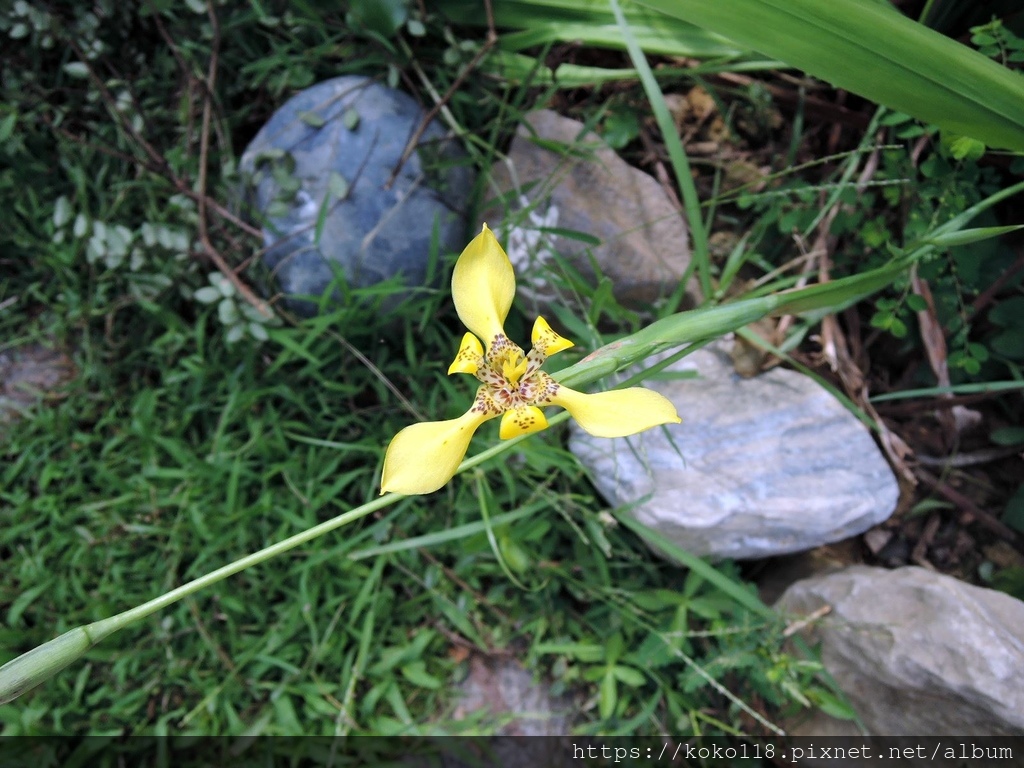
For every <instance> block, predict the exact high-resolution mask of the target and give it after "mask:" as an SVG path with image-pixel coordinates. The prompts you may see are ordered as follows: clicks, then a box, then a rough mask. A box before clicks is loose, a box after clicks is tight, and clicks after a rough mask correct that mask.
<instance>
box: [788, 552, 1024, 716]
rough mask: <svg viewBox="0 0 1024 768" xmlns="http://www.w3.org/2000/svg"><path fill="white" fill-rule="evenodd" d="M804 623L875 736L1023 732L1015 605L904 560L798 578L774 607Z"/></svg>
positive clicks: (1023, 609)
mask: <svg viewBox="0 0 1024 768" xmlns="http://www.w3.org/2000/svg"><path fill="white" fill-rule="evenodd" d="M826 604H827V605H830V606H831V607H832V610H831V612H830V613H829V614H828V615H827V616H825V617H824V618H822V619H819V620H817V621H815V622H812V623H811V624H809V625H808V627H807V629H806V630H805V634H806V637H807V640H808V641H809V642H810V643H812V644H817V643H821V659H822V662H823V663H824V665H825V667H826V669H827V670H828V672H829V673H830V674H831V675H832V677H834V678H835V680H836V682H837V683H838V684H839V687H840V688H842V690H843V691H844V692H845V693H846V695H847V696H848V697H849V699H850V703H851V705H852V706H853V708H854V709H855V710H856V712H857V714H858V715H859V716H860V718H861V720H862V721H863V722H864V725H865V726H866V727H867V729H868V731H869V733H870V734H871V735H875V736H920V735H923V734H949V735H953V734H955V735H957V736H1003V735H1013V736H1022V735H1024V686H1022V685H1021V670H1022V669H1024V641H1022V639H1021V628H1022V627H1024V603H1022V602H1021V601H1019V600H1015V599H1014V598H1012V597H1010V596H1009V595H1005V594H1002V593H1001V592H996V591H994V590H990V589H982V588H981V587H974V586H971V585H969V584H965V583H963V582H961V581H958V580H956V579H954V578H952V577H950V576H944V575H942V574H938V573H935V572H933V571H929V570H927V569H924V568H918V567H914V566H909V567H905V568H898V569H896V570H894V571H888V570H885V569H882V568H871V567H868V566H859V565H858V566H851V567H849V568H846V569H845V570H843V571H839V572H837V573H832V574H829V575H826V576H820V577H816V578H812V579H807V580H804V581H799V582H797V583H796V584H794V585H793V586H791V587H790V588H789V589H788V590H787V591H786V593H785V594H784V595H783V596H782V598H781V599H780V600H779V602H778V604H777V605H776V608H778V609H779V610H780V611H783V612H785V613H787V614H789V615H790V616H792V617H793V618H798V617H800V616H806V615H808V614H810V613H812V612H813V611H815V610H817V609H819V608H820V607H821V606H822V605H826Z"/></svg>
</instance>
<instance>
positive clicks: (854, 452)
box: [569, 343, 899, 559]
mask: <svg viewBox="0 0 1024 768" xmlns="http://www.w3.org/2000/svg"><path fill="white" fill-rule="evenodd" d="M667 370H668V371H675V372H680V373H683V372H689V373H690V374H691V375H693V376H696V378H686V379H673V380H667V381H652V382H647V383H646V386H648V387H650V388H651V389H654V390H657V391H658V392H661V393H662V394H663V395H665V396H666V397H668V398H669V399H670V400H671V401H672V402H673V403H674V404H675V405H676V408H677V410H678V411H679V415H680V416H681V417H682V419H683V423H682V424H672V425H669V426H667V427H664V428H655V429H651V430H648V431H646V432H642V433H640V434H639V435H634V436H632V437H628V438H619V439H615V440H605V439H601V438H595V437H591V436H590V435H587V434H586V433H585V432H583V431H582V430H580V429H579V428H578V427H575V426H574V427H573V431H572V434H571V438H570V441H569V447H570V449H571V450H572V452H573V453H574V454H576V456H577V457H579V459H580V461H581V462H582V463H583V465H584V466H585V467H586V468H587V469H588V470H589V472H590V474H591V475H592V477H593V480H594V484H595V485H596V486H597V489H598V490H599V491H600V492H601V494H602V495H603V496H604V497H605V499H607V501H608V502H609V503H610V504H612V505H615V506H619V505H635V506H632V508H631V514H633V515H634V516H635V517H636V519H637V520H638V521H640V522H641V523H643V524H645V525H647V526H649V527H651V528H653V529H655V530H656V531H658V532H659V533H661V534H662V535H663V536H664V537H666V538H667V539H668V540H670V541H672V542H674V543H675V544H677V545H679V546H680V547H682V548H683V549H685V550H688V551H689V552H692V553H694V554H698V555H708V556H711V557H713V558H726V557H728V558H737V559H744V558H763V557H770V556H774V555H781V554H786V553H789V552H798V551H801V550H805V549H811V548H813V547H816V546H819V545H821V544H826V543H829V542H834V541H838V540H840V539H844V538H846V537H848V536H853V535H855V534H858V533H861V532H863V531H865V530H867V529H868V528H871V527H872V526H874V525H877V524H878V523H880V522H882V521H883V520H885V519H886V518H888V517H889V516H890V515H891V514H892V512H893V510H894V509H895V506H896V501H897V499H898V496H899V487H898V486H897V484H896V480H895V478H894V477H893V473H892V471H891V470H890V469H889V465H888V464H887V463H886V462H885V460H884V458H883V457H882V455H881V452H880V451H879V450H878V448H877V447H876V446H875V444H874V441H873V440H872V439H871V436H870V435H869V434H868V431H867V429H865V427H864V426H863V425H862V424H861V423H860V422H859V421H858V420H857V419H856V418H854V417H853V416H852V415H851V414H850V413H849V412H848V411H847V410H846V409H845V408H843V406H842V405H841V404H840V403H839V402H838V401H837V400H836V399H835V398H834V397H832V395H830V394H829V393H828V392H827V391H826V390H825V389H823V388H822V387H821V386H820V385H818V384H817V383H815V382H814V381H813V380H812V379H810V378H808V377H807V376H803V375H801V374H799V373H796V372H794V371H787V370H782V369H779V368H777V369H774V370H772V371H769V372H768V373H765V374H762V375H761V376H758V377H756V378H753V379H743V378H741V377H739V376H738V375H737V374H736V373H735V372H734V370H733V367H732V364H731V361H730V358H729V353H728V351H727V349H726V347H725V345H724V344H723V343H718V344H715V345H712V346H709V347H707V348H705V349H702V350H698V351H696V352H694V353H693V354H692V355H689V356H688V357H686V358H684V359H683V360H681V361H679V362H678V363H675V364H673V365H671V366H669V368H668V369H667Z"/></svg>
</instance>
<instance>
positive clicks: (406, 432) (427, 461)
mask: <svg viewBox="0 0 1024 768" xmlns="http://www.w3.org/2000/svg"><path fill="white" fill-rule="evenodd" d="M495 416H497V414H496V413H481V412H480V411H479V410H476V409H473V410H469V411H467V412H466V413H464V414H462V415H461V416H460V417H459V418H457V419H449V420H448V421H423V422H420V423H419V424H413V425H412V426H409V427H406V428H405V429H403V430H402V431H401V432H399V433H398V434H397V435H395V437H394V439H392V441H391V445H389V446H388V451H387V453H386V454H385V455H384V472H383V476H382V477H381V482H380V492H381V494H385V493H402V494H407V495H412V494H420V493H433V492H434V491H436V490H437V489H438V488H440V487H441V486H442V485H444V484H445V483H447V482H448V481H449V480H451V479H452V476H453V475H454V474H455V470H457V469H458V468H459V464H460V463H462V458H463V456H465V455H466V449H467V448H469V441H470V440H472V439H473V433H474V432H476V430H477V427H479V426H480V425H481V424H483V423H484V422H485V421H487V420H488V419H492V418H494V417H495Z"/></svg>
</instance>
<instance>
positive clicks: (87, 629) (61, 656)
mask: <svg viewBox="0 0 1024 768" xmlns="http://www.w3.org/2000/svg"><path fill="white" fill-rule="evenodd" d="M906 265H907V262H906V260H903V261H901V262H894V263H893V264H891V265H889V266H886V267H882V268H881V269H876V270H873V271H871V272H866V273H864V274H862V275H856V276H853V277H848V278H844V279H842V280H835V281H833V282H831V283H826V284H824V285H814V286H811V287H809V288H801V289H798V290H792V291H784V292H782V293H778V294H774V295H771V296H762V297H759V298H753V299H746V300H743V301H736V302H733V303H730V304H724V305H722V306H718V307H711V308H709V309H699V310H694V311H692V312H683V313H680V314H676V315H672V316H670V317H667V318H664V319H663V320H659V321H657V322H655V323H652V324H651V325H649V326H648V327H647V328H644V329H643V330H641V331H639V332H637V333H634V334H633V335H632V336H627V337H625V338H623V339H619V340H618V341H613V342H612V343H610V344H607V345H605V346H604V347H601V349H599V350H597V351H595V352H594V353H593V354H591V355H588V356H587V357H586V358H584V359H583V360H581V361H580V362H578V363H576V364H575V365H573V366H571V367H569V368H566V369H564V370H562V371H559V372H558V373H555V374H552V375H553V376H554V377H555V378H556V379H558V380H559V381H562V382H564V383H565V384H566V385H567V386H568V385H574V386H578V385H581V384H589V383H591V382H594V381H596V380H597V379H600V378H602V377H604V376H607V375H609V374H612V373H615V372H616V371H617V370H619V369H620V368H622V367H624V366H627V365H631V364H634V363H637V362H639V361H640V360H643V359H644V358H646V357H648V356H650V355H652V354H655V353H657V352H661V351H663V350H665V349H668V348H671V347H675V346H679V345H681V344H687V343H693V342H698V341H705V340H707V339H712V338H716V337H718V336H721V335H722V334H724V333H728V332H730V331H734V330H736V329H737V328H742V327H743V326H745V325H748V324H750V323H752V322H754V321H756V320H759V319H760V318H762V317H764V316H766V315H769V314H788V313H795V312H804V311H809V310H815V309H833V310H834V309H836V308H838V307H841V306H846V305H848V304H850V303H853V302H855V301H858V300H860V299H861V298H863V297H864V296H867V295H870V294H871V293H874V292H875V291H877V290H879V289H880V288H882V287H884V286H886V285H888V284H889V283H890V282H892V280H893V279H895V277H896V276H897V275H899V274H900V273H901V272H902V271H903V269H905V268H906ZM567 418H568V413H559V414H558V415H556V416H554V417H552V418H551V419H550V420H549V424H559V423H561V422H564V421H565V420H566V419H567ZM527 437H529V435H522V436H520V437H516V438H513V439H511V440H504V441H502V442H501V443H498V444H497V445H494V446H492V447H491V448H488V449H487V450H485V451H481V452H480V453H478V454H477V455H475V456H473V457H471V458H469V459H466V460H464V461H463V462H462V464H460V465H459V469H458V472H465V471H466V470H468V469H472V468H473V467H475V466H477V465H479V464H482V463H483V462H485V461H487V460H488V459H491V458H493V457H494V456H497V455H498V454H500V453H502V452H504V451H508V450H511V449H512V448H514V447H515V446H516V445H518V444H519V443H520V442H522V441H523V440H525V439H526V438H527ZM403 498H405V497H404V496H401V495H399V494H393V493H390V494H386V495H384V496H381V497H379V498H377V499H374V500H373V501H370V502H368V503H366V504H363V505H362V506H359V507H356V508H355V509H352V510H349V511H348V512H344V513H342V514H340V515H338V516H337V517H335V518H333V519H331V520H328V521H327V522H324V523H321V524H320V525H317V526H314V527H313V528H310V529H309V530H306V531H303V532H302V533H298V534H296V535H294V536H291V537H289V538H287V539H285V540H284V541H280V542H278V543H277V544H272V545H271V546H269V547H266V548H265V549H261V550H260V551H259V552H254V553H253V554H251V555H247V556H246V557H243V558H241V559H239V560H235V561H234V562H233V563H229V564H228V565H225V566H222V567H220V568H218V569H217V570H215V571H211V572H210V573H208V574H206V575H204V576H200V577H199V578H198V579H194V580H192V581H190V582H188V583H187V584H183V585H182V586H180V587H177V588H176V589H172V590H171V591H170V592H167V593H165V594H163V595H160V597H157V598H154V599H153V600H150V601H149V602H146V603H143V604H142V605H139V606H136V607H135V608H131V609H129V610H127V611H124V612H122V613H119V614H117V615H116V616H111V617H110V618H108V619H101V620H100V621H95V622H93V623H92V624H87V625H85V626H82V627H75V628H74V629H71V630H69V631H67V632H65V633H64V634H62V635H60V636H59V637H56V638H54V639H53V640H50V641H49V642H47V643H44V644H43V645H41V646H39V647H38V648H34V649H33V650H31V651H29V652H28V653H25V654H23V655H21V656H19V657H18V658H16V659H13V660H11V661H9V662H7V663H6V664H4V665H3V666H2V667H0V704H6V703H7V702H9V701H11V700H13V699H16V698H17V697H18V696H20V695H21V694H23V693H25V692H26V691H28V690H31V689H32V688H34V687H35V686H37V685H39V684H40V683H42V682H44V681H45V680H47V679H49V678H50V677H52V676H53V675H55V674H57V673H58V672H60V671H61V670H62V669H64V668H65V667H67V666H68V665H70V664H72V663H73V662H74V661H76V660H77V659H79V658H81V657H82V655H83V654H85V653H86V652H87V651H88V650H89V649H90V648H92V647H93V646H94V645H96V644H97V643H99V642H100V641H101V640H103V639H104V638H106V637H108V636H109V635H111V634H113V633H114V632H117V631H118V630H121V629H124V628H125V627H127V626H129V625H131V624H133V623H135V622H137V621H139V620H141V619H144V618H145V617H147V616H150V615H151V614H153V613H155V612H157V611H159V610H162V609H163V608H166V607H168V606H170V605H173V604H174V603H176V602H178V601H179V600H181V599H182V598H183V597H188V596H189V595H193V594H195V593H196V592H198V591H200V590H201V589H205V588H206V587H209V586H212V585H213V584H216V583H217V582H219V581H223V580H224V579H226V578H227V577H228V576H233V575H234V574H236V573H238V572H240V571H243V570H245V569H246V568H249V567H250V566H253V565H259V564H260V563H262V562H265V561H266V560H269V559H270V558H272V557H276V556H277V555H280V554H283V553H284V552H287V551H288V550H290V549H294V548H295V547H297V546H299V545H301V544H305V543H307V542H309V541H312V540H313V539H315V538H318V537H319V536H322V535H324V534H325V533H330V532H331V531H334V530H337V529H338V528H341V527H342V526H343V525H347V524H348V523H351V522H354V521H356V520H359V519H361V518H363V517H365V516H366V515H368V514H370V513H371V512H374V511H376V510H378V509H383V508H384V507H388V506H390V505H392V504H395V503H397V502H398V501H399V500H401V499H403Z"/></svg>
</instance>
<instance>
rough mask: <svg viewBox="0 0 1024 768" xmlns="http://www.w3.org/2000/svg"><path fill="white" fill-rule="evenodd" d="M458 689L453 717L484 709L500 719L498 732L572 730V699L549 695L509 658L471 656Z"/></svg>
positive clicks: (494, 719)
mask: <svg viewBox="0 0 1024 768" xmlns="http://www.w3.org/2000/svg"><path fill="white" fill-rule="evenodd" d="M460 689H461V690H460V692H459V702H458V705H457V706H456V709H455V712H454V715H453V717H454V719H456V720H463V719H466V718H468V717H470V716H471V715H474V714H478V713H480V712H483V713H486V717H487V719H488V720H490V721H492V722H495V723H501V727H500V728H499V729H498V730H497V731H496V734H497V735H499V736H558V735H560V734H564V733H569V732H570V730H571V722H570V720H571V713H572V712H573V711H574V710H575V708H574V706H573V705H572V702H571V701H569V700H568V699H567V698H566V697H560V696H552V695H551V693H550V692H549V691H548V690H547V687H546V686H545V685H544V684H543V683H538V682H536V681H535V680H534V678H533V675H532V674H531V673H530V672H529V671H528V670H526V669H524V668H523V667H521V666H520V665H519V664H518V663H516V662H514V661H512V660H510V659H502V658H488V657H484V656H481V655H474V656H472V657H470V660H469V675H468V676H467V677H466V679H465V680H463V681H462V683H461V685H460Z"/></svg>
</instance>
